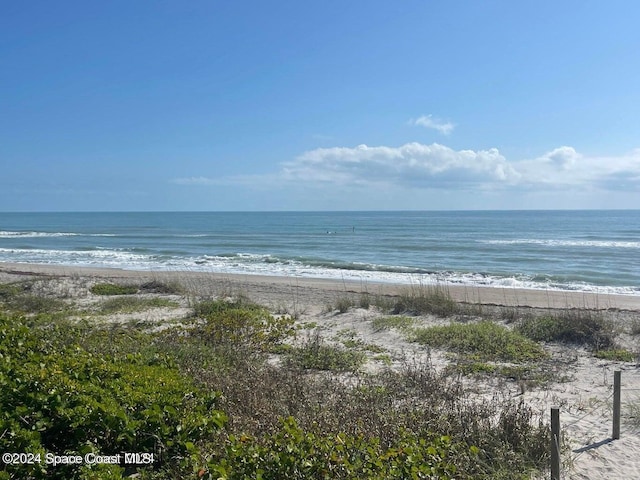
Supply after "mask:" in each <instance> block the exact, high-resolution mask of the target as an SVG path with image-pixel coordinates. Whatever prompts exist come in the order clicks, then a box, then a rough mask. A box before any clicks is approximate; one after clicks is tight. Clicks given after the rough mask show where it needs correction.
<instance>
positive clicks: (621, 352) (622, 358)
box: [593, 348, 635, 362]
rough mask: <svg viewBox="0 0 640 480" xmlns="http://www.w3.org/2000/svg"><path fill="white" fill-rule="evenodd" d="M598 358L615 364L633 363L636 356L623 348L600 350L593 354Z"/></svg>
mask: <svg viewBox="0 0 640 480" xmlns="http://www.w3.org/2000/svg"><path fill="white" fill-rule="evenodd" d="M593 355H594V356H595V357H596V358H601V359H603V360H613V361H614V362H633V361H634V360H635V355H634V354H633V353H631V352H630V351H629V350H625V349H623V348H614V349H611V350H598V351H597V352H595V353H594V354H593Z"/></svg>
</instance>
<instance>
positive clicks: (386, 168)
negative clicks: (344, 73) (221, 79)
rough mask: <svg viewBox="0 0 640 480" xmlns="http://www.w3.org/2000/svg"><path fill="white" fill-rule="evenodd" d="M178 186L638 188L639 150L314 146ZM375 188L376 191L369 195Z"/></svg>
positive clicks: (183, 181) (181, 181) (182, 180)
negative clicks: (529, 155) (240, 171)
mask: <svg viewBox="0 0 640 480" xmlns="http://www.w3.org/2000/svg"><path fill="white" fill-rule="evenodd" d="M172 183H175V184H179V185H236V186H242V187H250V188H253V189H261V188H262V189H265V188H272V187H273V185H281V186H284V185H288V186H297V187H301V188H307V187H314V186H318V187H322V188H328V187H331V186H334V187H340V188H345V187H364V188H374V189H375V188H378V187H381V188H399V189H403V188H412V189H423V190H434V189H440V190H450V191H458V190H467V191H485V192H486V191H497V190H504V191H507V190H526V191H530V192H536V193H537V194H542V193H544V192H562V191H567V192H569V191H571V192H578V191H580V192H583V193H586V192H589V191H594V190H600V191H609V192H615V191H627V192H633V191H640V150H635V151H633V152H631V153H629V154H626V155H621V156H610V157H596V156H587V155H583V154H580V153H578V152H577V151H576V150H575V149H574V148H573V147H569V146H562V147H559V148H556V149H554V150H551V151H549V152H547V153H544V154H543V155H540V156H539V157H536V158H533V159H525V160H519V161H509V160H507V159H506V158H505V157H504V156H503V155H502V154H501V153H500V152H499V151H498V149H496V148H491V149H488V150H454V149H452V148H450V147H447V146H445V145H441V144H438V143H433V144H431V145H425V144H421V143H415V142H414V143H407V144H405V145H401V146H399V147H388V146H374V147H370V146H367V145H358V146H356V147H333V148H317V149H315V150H310V151H307V152H304V153H303V154H301V155H300V156H298V157H297V158H296V159H294V160H292V161H289V162H285V163H282V164H281V168H280V170H279V171H276V172H271V173H267V174H250V175H249V174H247V175H236V176H233V177H217V178H209V177H205V176H195V177H186V178H176V179H174V180H172ZM372 191H375V190H372Z"/></svg>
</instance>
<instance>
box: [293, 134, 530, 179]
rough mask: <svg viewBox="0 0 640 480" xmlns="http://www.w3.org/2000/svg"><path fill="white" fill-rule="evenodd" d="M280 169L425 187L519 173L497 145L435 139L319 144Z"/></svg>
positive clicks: (295, 174) (317, 176) (308, 176)
mask: <svg viewBox="0 0 640 480" xmlns="http://www.w3.org/2000/svg"><path fill="white" fill-rule="evenodd" d="M282 174H283V176H284V178H285V179H288V180H292V181H310V182H330V183H339V184H350V185H354V184H372V183H385V184H389V183H391V184H409V185H413V186H425V187H426V186H429V187H438V186H442V187H448V186H456V185H457V186H465V185H466V186H468V185H477V184H480V183H496V182H497V183H513V182H516V181H517V180H518V178H519V175H518V173H517V172H516V171H515V170H514V169H513V168H512V167H511V166H510V165H509V163H508V162H507V161H506V159H505V158H504V157H503V156H502V155H500V153H499V152H498V150H497V149H490V150H480V151H473V150H459V151H456V150H453V149H451V148H449V147H446V146H444V145H440V144H437V143H434V144H432V145H423V144H420V143H407V144H406V145H402V146H400V147H385V146H380V147H369V146H367V145H358V146H357V147H355V148H347V147H335V148H318V149H316V150H311V151H309V152H306V153H304V154H302V155H300V156H299V157H298V158H297V159H296V160H294V161H293V162H287V163H285V164H283V169H282Z"/></svg>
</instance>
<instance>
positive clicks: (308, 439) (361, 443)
mask: <svg viewBox="0 0 640 480" xmlns="http://www.w3.org/2000/svg"><path fill="white" fill-rule="evenodd" d="M463 452H464V453H463ZM477 452H478V449H477V448H475V447H466V446H465V445H463V444H454V443H453V442H452V441H451V439H450V438H449V437H446V436H434V437H433V438H431V439H425V438H419V437H417V436H415V435H413V434H411V433H410V432H405V433H404V434H403V435H402V436H401V439H400V440H399V442H398V443H397V444H396V445H393V446H382V445H380V442H379V440H377V439H376V438H365V437H363V436H352V435H346V434H343V433H340V434H337V435H322V434H315V433H311V432H305V431H304V430H303V429H301V428H300V427H298V425H297V423H296V422H295V420H294V419H293V418H288V419H286V420H284V421H283V422H282V428H281V430H280V431H278V432H276V433H275V434H274V435H271V436H269V437H267V438H265V439H262V441H259V440H257V439H255V438H252V437H247V436H241V437H234V436H232V437H230V439H229V441H228V443H227V446H226V449H225V451H224V455H223V456H222V458H217V459H214V460H213V461H211V462H210V463H209V475H208V478H211V479H214V478H215V479H225V480H244V479H254V478H256V479H263V480H280V479H284V478H287V479H342V478H343V479H354V478H367V479H372V480H375V479H379V480H387V479H419V478H438V479H444V480H446V479H451V478H456V472H457V467H456V465H455V464H454V463H453V461H452V459H451V457H452V456H457V457H459V456H460V455H461V454H465V455H468V456H473V455H476V454H477Z"/></svg>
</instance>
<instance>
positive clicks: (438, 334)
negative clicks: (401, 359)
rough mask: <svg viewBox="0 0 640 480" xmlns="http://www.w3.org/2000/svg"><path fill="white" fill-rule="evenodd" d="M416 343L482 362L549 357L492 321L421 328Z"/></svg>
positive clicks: (523, 338)
mask: <svg viewBox="0 0 640 480" xmlns="http://www.w3.org/2000/svg"><path fill="white" fill-rule="evenodd" d="M412 339H413V340H414V341H416V342H418V343H421V344H424V345H430V346H432V347H441V348H446V349H449V350H453V351H455V352H459V353H467V354H474V355H477V356H478V359H481V360H501V361H507V362H526V361H533V360H541V359H544V358H546V357H547V354H546V353H545V352H544V350H543V349H542V347H541V346H540V345H538V344H537V343H535V342H533V341H531V340H529V339H528V338H525V337H524V336H522V335H521V334H519V333H517V332H514V331H511V330H509V329H508V328H505V327H502V326H500V325H497V324H495V323H493V322H489V321H482V322H478V323H469V324H452V325H446V326H441V327H430V328H419V329H416V330H414V332H413V337H412Z"/></svg>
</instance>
